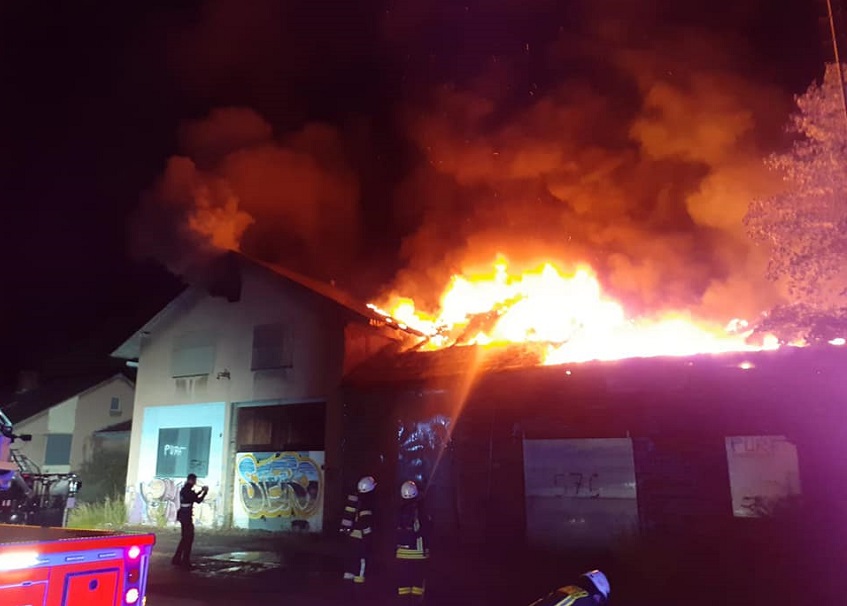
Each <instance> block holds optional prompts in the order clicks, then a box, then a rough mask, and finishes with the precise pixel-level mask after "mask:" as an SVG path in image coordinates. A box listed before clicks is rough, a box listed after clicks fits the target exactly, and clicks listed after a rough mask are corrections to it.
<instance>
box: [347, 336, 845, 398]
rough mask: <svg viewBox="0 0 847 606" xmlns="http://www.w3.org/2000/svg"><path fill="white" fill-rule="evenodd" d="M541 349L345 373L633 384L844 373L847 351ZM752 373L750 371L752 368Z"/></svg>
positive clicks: (400, 359) (462, 350) (416, 379)
mask: <svg viewBox="0 0 847 606" xmlns="http://www.w3.org/2000/svg"><path fill="white" fill-rule="evenodd" d="M541 362H542V354H541V351H540V350H539V349H538V348H537V347H532V346H531V345H512V346H504V347H470V346H468V347H451V348H447V349H443V350H437V351H414V350H411V351H406V352H404V353H399V354H398V353H390V354H387V355H377V356H374V357H373V358H371V359H370V360H368V361H367V362H365V363H363V364H362V365H360V366H359V367H357V368H355V369H354V370H353V371H352V372H351V373H349V374H348V375H347V376H346V377H345V383H346V384H347V385H348V386H350V387H353V388H362V389H368V388H380V386H392V385H394V386H396V385H397V384H409V385H410V384H430V383H437V382H439V381H441V382H445V383H449V382H451V381H454V382H455V381H474V380H477V379H478V378H479V377H482V376H486V377H491V376H495V375H505V374H513V375H514V374H518V373H520V374H521V375H522V376H523V377H524V378H527V380H528V381H533V380H543V379H546V378H548V377H549V378H553V379H557V380H558V378H566V377H567V378H571V377H575V376H577V375H578V376H580V377H582V378H585V377H588V376H591V377H594V378H597V379H600V380H603V381H606V382H608V381H617V382H624V383H627V384H628V385H634V384H637V383H639V382H640V383H644V384H645V386H646V385H649V383H650V382H651V381H655V380H656V373H657V372H658V373H660V374H662V375H663V376H668V377H674V379H673V380H674V381H676V382H678V381H685V380H687V377H689V376H691V375H692V374H711V373H719V374H720V375H721V376H723V375H725V374H727V373H730V372H731V373H735V374H738V373H743V372H745V371H751V372H752V373H753V374H758V375H762V374H764V373H768V374H771V373H775V374H781V373H782V374H784V373H789V374H796V373H799V372H802V373H804V374H806V375H808V374H809V373H811V374H815V375H818V376H821V377H823V376H830V375H832V376H841V375H842V374H843V372H844V367H845V365H847V350H845V349H843V348H840V347H836V346H819V347H804V348H797V347H785V348H782V349H780V350H777V351H760V352H741V353H724V354H701V355H695V356H687V357H654V358H631V359H624V360H615V361H608V362H584V363H573V364H563V365H556V366H542V365H541ZM748 374H749V373H748Z"/></svg>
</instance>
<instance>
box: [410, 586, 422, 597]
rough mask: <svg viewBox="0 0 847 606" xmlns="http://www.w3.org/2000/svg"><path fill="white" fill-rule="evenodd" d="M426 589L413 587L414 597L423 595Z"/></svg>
mask: <svg viewBox="0 0 847 606" xmlns="http://www.w3.org/2000/svg"><path fill="white" fill-rule="evenodd" d="M423 594H424V588H423V587H412V595H423Z"/></svg>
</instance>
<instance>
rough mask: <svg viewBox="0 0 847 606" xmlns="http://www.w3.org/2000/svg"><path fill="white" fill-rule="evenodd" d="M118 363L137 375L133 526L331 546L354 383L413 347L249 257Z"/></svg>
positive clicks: (177, 303) (205, 281) (133, 341)
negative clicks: (324, 536)
mask: <svg viewBox="0 0 847 606" xmlns="http://www.w3.org/2000/svg"><path fill="white" fill-rule="evenodd" d="M188 282H189V284H188V285H187V287H186V289H185V290H184V291H183V292H182V293H181V294H180V295H178V296H177V297H176V298H175V299H174V300H173V301H171V302H170V303H169V304H168V305H167V306H166V307H165V308H164V309H162V310H161V311H160V312H159V313H158V314H157V315H155V316H154V317H153V318H151V319H150V320H149V321H148V322H147V323H146V324H145V325H144V326H141V327H139V329H138V330H137V331H136V332H135V333H134V334H133V335H131V336H130V337H129V338H128V339H127V340H126V341H125V342H124V343H123V344H121V345H120V346H119V347H118V348H117V349H116V350H115V351H114V352H113V354H112V355H113V357H116V358H120V359H124V360H127V361H128V362H129V363H130V364H132V365H136V364H137V369H138V374H137V380H136V392H135V405H134V419H135V422H134V423H133V425H132V433H131V448H130V457H129V466H128V471H127V482H126V491H127V495H126V498H127V505H128V515H129V519H130V522H133V523H146V524H154V523H155V524H161V523H174V521H175V518H176V510H177V507H178V503H177V500H178V493H179V489H180V487H181V485H182V482H183V481H184V479H185V477H186V476H187V474H189V473H194V474H196V475H197V477H198V479H199V482H198V483H199V484H200V485H206V486H209V489H210V491H209V494H208V496H207V498H206V500H205V502H204V503H203V504H202V506H200V507H198V508H197V511H196V516H197V519H196V522H197V523H198V524H201V525H230V524H231V525H234V526H236V527H239V528H256V529H268V530H280V529H291V528H294V529H301V530H308V531H312V532H318V531H320V530H322V528H323V524H324V522H323V520H324V514H325V512H333V511H335V510H337V509H338V508H339V507H340V500H341V498H342V487H341V485H340V480H341V473H340V470H341V463H342V462H341V441H342V435H341V428H342V416H343V405H342V400H341V398H340V387H341V381H342V377H343V375H344V373H345V372H346V370H348V369H349V368H351V367H353V366H355V365H356V364H357V363H359V362H360V361H362V360H364V359H366V358H367V357H368V356H370V355H371V354H372V353H374V352H376V351H379V350H381V349H382V348H385V347H389V346H392V345H393V344H396V343H398V342H399V341H401V340H402V339H403V338H404V336H405V335H406V333H405V332H404V331H402V330H399V329H398V328H394V327H392V326H387V325H386V323H385V321H384V318H382V317H381V316H379V315H378V314H376V313H375V312H374V311H372V310H371V309H369V308H368V307H367V306H365V305H363V304H360V303H358V302H356V301H353V300H352V299H350V298H349V297H347V296H346V295H344V294H343V293H341V292H340V291H338V290H337V289H335V288H334V287H331V286H329V285H326V284H322V283H319V282H316V281H314V280H310V279H308V278H305V277H303V276H299V275H297V274H295V273H293V272H291V271H288V270H287V269H285V268H282V267H278V266H274V265H271V264H267V263H263V262H260V261H257V260H254V259H251V258H248V257H246V256H244V255H241V254H239V253H234V252H230V253H226V254H224V255H221V256H220V257H218V258H216V259H215V260H213V261H211V262H210V263H209V264H208V266H207V267H206V268H205V271H203V272H201V273H200V274H199V275H198V276H195V277H193V278H192V279H190V280H188Z"/></svg>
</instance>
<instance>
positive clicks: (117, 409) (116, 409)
mask: <svg viewBox="0 0 847 606" xmlns="http://www.w3.org/2000/svg"><path fill="white" fill-rule="evenodd" d="M109 413H111V414H113V415H119V414H121V399H120V398H112V401H111V402H110V403H109Z"/></svg>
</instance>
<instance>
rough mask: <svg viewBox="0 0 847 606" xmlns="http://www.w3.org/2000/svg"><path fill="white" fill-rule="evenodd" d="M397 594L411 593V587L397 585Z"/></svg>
mask: <svg viewBox="0 0 847 606" xmlns="http://www.w3.org/2000/svg"><path fill="white" fill-rule="evenodd" d="M397 595H412V588H411V587H398V588H397Z"/></svg>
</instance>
